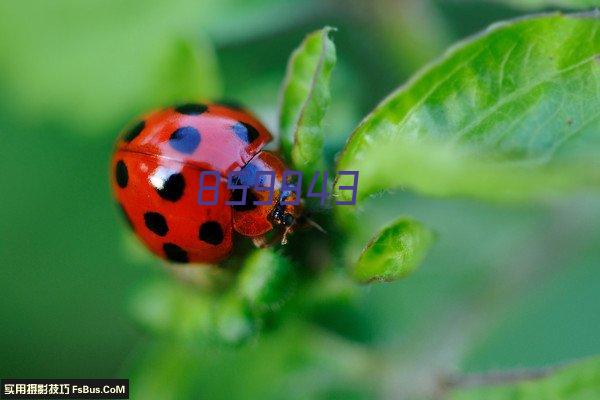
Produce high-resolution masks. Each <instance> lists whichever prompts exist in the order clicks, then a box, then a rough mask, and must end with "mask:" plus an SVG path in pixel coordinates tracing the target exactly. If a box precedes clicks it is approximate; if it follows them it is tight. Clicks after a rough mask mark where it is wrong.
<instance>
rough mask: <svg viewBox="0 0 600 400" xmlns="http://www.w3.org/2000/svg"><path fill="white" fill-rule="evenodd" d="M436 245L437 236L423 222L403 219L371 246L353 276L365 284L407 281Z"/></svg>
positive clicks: (383, 231) (359, 259)
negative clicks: (434, 242) (404, 278)
mask: <svg viewBox="0 0 600 400" xmlns="http://www.w3.org/2000/svg"><path fill="white" fill-rule="evenodd" d="M432 242H433V233H432V232H431V231H430V230H428V229H427V228H425V227H424V226H423V225H422V224H421V223H420V222H417V221H415V220H412V219H408V218H400V219H398V220H397V221H395V222H394V223H392V224H391V225H389V226H387V227H386V228H384V229H383V230H382V231H381V232H379V234H378V235H377V236H375V237H374V238H373V239H372V240H371V241H370V242H369V243H368V244H367V246H366V247H365V249H364V250H363V251H362V253H361V255H360V257H359V258H358V262H357V263H356V266H355V267H354V270H353V271H352V276H353V277H354V278H355V279H356V280H358V281H359V282H365V283H366V282H372V281H378V282H390V281H393V280H396V279H399V278H403V277H405V276H406V275H408V274H410V273H411V272H412V271H413V270H414V269H415V268H416V267H418V266H419V264H421V262H422V261H423V259H424V258H425V254H426V253H427V250H428V249H429V247H430V245H431V244H432Z"/></svg>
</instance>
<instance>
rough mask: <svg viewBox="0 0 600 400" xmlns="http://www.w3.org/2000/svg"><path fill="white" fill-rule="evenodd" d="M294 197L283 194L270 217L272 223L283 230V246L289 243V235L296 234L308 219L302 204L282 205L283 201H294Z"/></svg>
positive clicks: (287, 192)
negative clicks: (297, 229)
mask: <svg viewBox="0 0 600 400" xmlns="http://www.w3.org/2000/svg"><path fill="white" fill-rule="evenodd" d="M293 197H294V195H293V193H292V192H289V191H284V192H282V193H281V197H280V198H279V201H277V203H276V204H275V206H274V207H273V210H272V211H271V214H270V216H269V217H270V219H271V221H272V223H273V224H274V225H275V226H277V227H279V228H280V229H282V230H283V235H282V239H281V243H282V244H286V243H287V235H289V234H290V233H292V232H294V231H295V230H296V228H298V227H299V226H301V225H304V221H305V219H306V218H305V217H304V213H303V209H302V205H301V204H300V203H299V204H298V205H292V204H286V205H283V204H281V203H282V202H283V201H286V200H288V201H290V200H292V199H293ZM290 203H291V201H290Z"/></svg>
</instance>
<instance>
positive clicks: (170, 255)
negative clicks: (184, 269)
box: [163, 243, 190, 263]
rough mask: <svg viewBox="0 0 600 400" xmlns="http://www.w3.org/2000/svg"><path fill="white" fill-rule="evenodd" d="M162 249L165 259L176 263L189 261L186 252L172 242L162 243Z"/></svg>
mask: <svg viewBox="0 0 600 400" xmlns="http://www.w3.org/2000/svg"><path fill="white" fill-rule="evenodd" d="M163 250H164V252H165V256H166V257H167V259H169V260H171V261H173V262H176V263H187V262H189V261H190V260H189V258H188V253H187V252H186V251H185V250H184V249H182V248H181V247H179V246H177V245H176V244H173V243H165V244H163Z"/></svg>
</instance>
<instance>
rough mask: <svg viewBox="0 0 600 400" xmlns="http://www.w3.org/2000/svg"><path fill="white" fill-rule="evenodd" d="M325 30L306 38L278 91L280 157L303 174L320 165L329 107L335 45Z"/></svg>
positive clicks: (291, 61) (294, 54)
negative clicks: (281, 155) (323, 124)
mask: <svg viewBox="0 0 600 400" xmlns="http://www.w3.org/2000/svg"><path fill="white" fill-rule="evenodd" d="M332 30H333V29H332V28H330V27H325V28H323V29H321V30H318V31H316V32H313V33H311V34H309V35H308V36H307V37H306V38H305V39H304V41H303V42H302V44H301V45H300V47H298V48H297V49H296V50H295V51H294V53H293V54H292V56H291V58H290V60H289V63H288V68H287V73H286V77H285V80H284V82H283V86H282V91H281V100H280V101H281V105H280V108H281V109H280V116H279V125H280V132H281V147H282V151H283V153H284V155H286V156H287V158H288V159H291V160H292V162H293V165H294V166H295V167H296V168H299V169H300V170H302V171H303V172H304V173H305V174H310V175H312V173H313V172H314V171H317V170H319V169H320V168H321V167H322V166H323V164H322V160H323V130H322V121H323V117H324V116H325V113H326V111H327V108H328V107H329V103H330V92H329V81H330V77H331V71H332V70H333V67H334V65H335V62H336V54H335V45H334V44H333V42H332V41H331V39H330V38H329V33H330V32H331V31H332Z"/></svg>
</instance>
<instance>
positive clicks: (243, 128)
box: [231, 122, 260, 143]
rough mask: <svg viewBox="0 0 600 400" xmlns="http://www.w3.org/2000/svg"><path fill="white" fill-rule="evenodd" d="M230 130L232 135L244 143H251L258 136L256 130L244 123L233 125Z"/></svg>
mask: <svg viewBox="0 0 600 400" xmlns="http://www.w3.org/2000/svg"><path fill="white" fill-rule="evenodd" d="M231 129H233V133H235V134H236V136H237V137H239V138H240V139H242V140H243V141H244V142H246V143H252V142H253V141H255V140H256V139H258V136H260V135H259V133H258V131H257V130H256V128H254V127H253V126H252V125H250V124H247V123H245V122H238V123H237V124H235V125H233V126H232V127H231Z"/></svg>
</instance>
